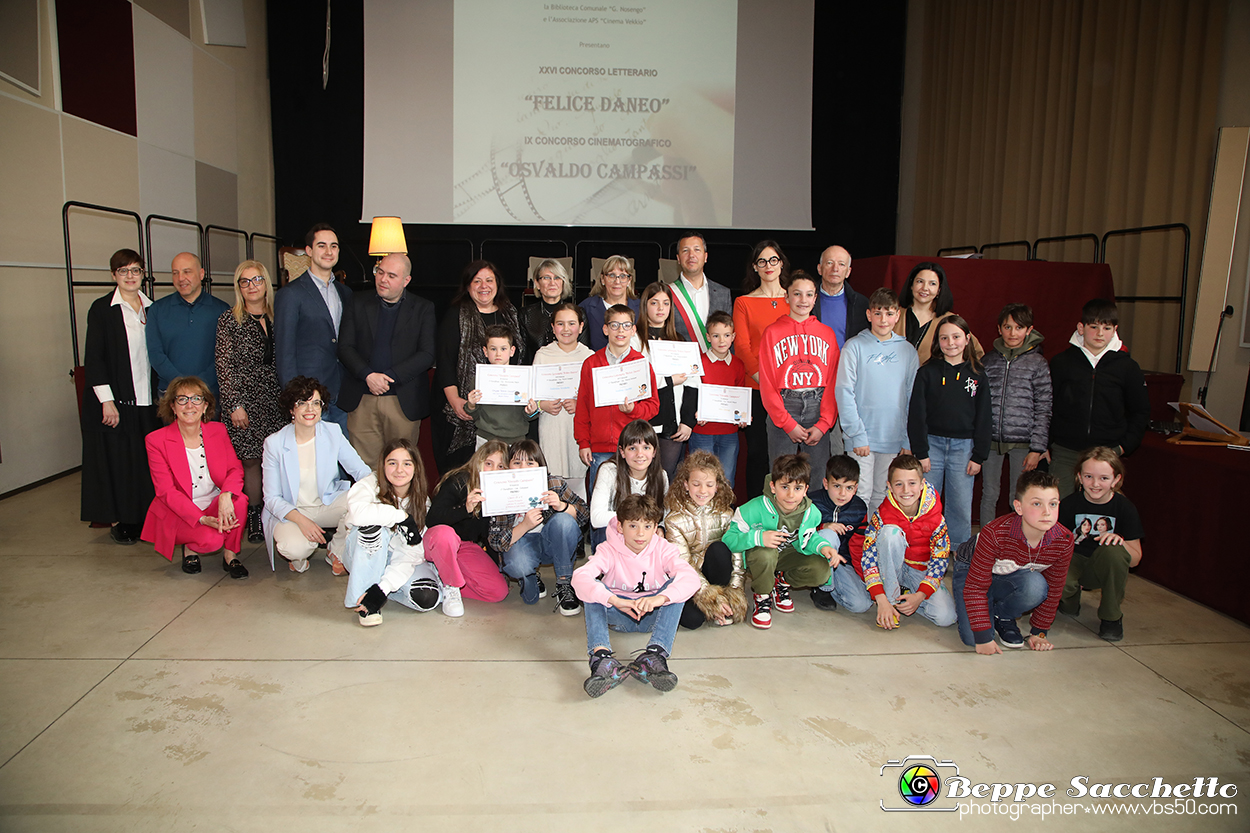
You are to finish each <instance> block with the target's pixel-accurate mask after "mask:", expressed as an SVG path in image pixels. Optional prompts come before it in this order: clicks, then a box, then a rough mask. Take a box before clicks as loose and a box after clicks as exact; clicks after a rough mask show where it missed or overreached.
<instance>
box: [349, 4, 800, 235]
mask: <svg viewBox="0 0 1250 833" xmlns="http://www.w3.org/2000/svg"><path fill="white" fill-rule="evenodd" d="M812 9H813V7H812V0H798V1H797V2H785V1H784V0H783V1H782V2H775V1H774V2H767V1H766V0H669V2H665V3H659V4H656V3H646V4H639V5H633V4H627V5H612V4H601V3H597V2H591V3H553V2H542V0H538V1H537V2H533V1H532V0H365V3H364V12H365V132H364V147H365V158H364V202H363V205H362V206H361V217H362V219H363V220H368V219H370V218H371V217H374V216H379V215H397V216H399V217H402V218H403V220H404V222H407V223H472V224H488V225H495V224H523V225H553V224H554V225H569V226H581V225H586V226H660V227H671V226H682V227H685V226H692V227H699V228H765V229H810V228H811V182H810V180H811V106H812V17H813V11H812Z"/></svg>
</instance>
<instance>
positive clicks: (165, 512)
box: [140, 376, 247, 578]
mask: <svg viewBox="0 0 1250 833" xmlns="http://www.w3.org/2000/svg"><path fill="white" fill-rule="evenodd" d="M216 404H217V403H216V401H215V400H214V399H213V394H212V393H211V392H209V390H208V386H207V385H206V384H204V382H203V381H202V380H200V379H199V378H197V377H195V376H183V377H181V378H178V379H175V380H174V381H173V382H171V383H170V385H169V388H168V389H167V390H166V391H165V395H164V396H163V397H162V398H161V402H160V406H159V408H158V413H159V414H160V415H161V418H162V419H164V420H165V422H166V423H167V424H166V425H165V427H164V428H158V429H157V430H155V431H153V432H152V433H150V434H148V436H147V441H146V442H147V449H148V466H149V467H150V468H151V470H152V485H153V486H155V487H156V499H155V500H153V501H152V505H151V506H150V507H149V508H148V516H147V520H145V521H144V524H143V534H142V535H141V536H140V537H141V538H143V540H144V541H151V542H152V544H153V545H154V546H155V548H156V551H157V552H158V553H160V554H161V555H163V556H165V557H166V558H168V559H169V560H171V561H172V560H173V557H174V547H176V546H178V545H179V544H182V545H184V546H183V550H182V552H183V555H182V571H183V572H184V573H198V572H199V571H200V555H201V554H206V553H213V552H216V551H217V550H219V549H222V548H223V547H224V549H225V553H224V558H223V560H222V565H221V568H222V569H223V570H225V571H226V572H227V573H229V574H230V577H231V578H247V568H246V567H244V566H243V562H242V561H240V560H239V558H238V555H239V545H240V544H241V543H242V537H243V531H244V526H243V524H242V523H240V521H239V519H240V518H247V496H246V495H244V494H243V464H242V463H240V462H239V458H238V456H237V455H236V454H235V453H234V446H233V445H231V443H230V435H229V434H228V433H227V432H226V427H225V426H224V425H222V424H221V423H220V422H208V421H206V420H209V419H212V416H213V409H214V408H215V406H216Z"/></svg>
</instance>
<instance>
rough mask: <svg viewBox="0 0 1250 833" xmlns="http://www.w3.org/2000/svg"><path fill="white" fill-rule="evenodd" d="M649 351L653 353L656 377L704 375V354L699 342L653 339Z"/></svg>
mask: <svg viewBox="0 0 1250 833" xmlns="http://www.w3.org/2000/svg"><path fill="white" fill-rule="evenodd" d="M647 349H648V350H649V351H650V352H651V367H652V369H654V370H655V375H656V376H676V375H677V374H678V373H685V374H686V375H687V376H702V375H703V352H702V351H701V350H699V345H698V343H697V342H694V341H660V340H659V339H652V340H651V341H648V342H647Z"/></svg>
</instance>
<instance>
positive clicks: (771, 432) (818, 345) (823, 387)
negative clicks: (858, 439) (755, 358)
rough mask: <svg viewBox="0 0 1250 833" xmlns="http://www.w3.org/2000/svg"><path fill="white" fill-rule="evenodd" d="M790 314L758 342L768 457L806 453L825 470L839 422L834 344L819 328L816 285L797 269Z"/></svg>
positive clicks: (824, 328)
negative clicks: (831, 437) (828, 437)
mask: <svg viewBox="0 0 1250 833" xmlns="http://www.w3.org/2000/svg"><path fill="white" fill-rule="evenodd" d="M785 287H786V300H787V301H788V302H789V304H790V314H789V315H785V316H782V317H781V318H778V319H777V320H776V321H774V322H773V323H772V324H769V325H768V327H767V328H766V329H765V330H764V335H763V336H762V337H761V339H760V398H761V399H763V400H764V410H766V411H767V412H768V458H769V459H770V460H776V459H777V458H778V457H780V456H781V455H783V454H798V453H799V452H804V453H806V454H807V455H808V457H809V458H810V463H811V466H812V471H816V472H820V471H824V470H825V463H826V462H828V460H829V443H828V442H825V441H824V439H825V434H826V433H828V431H829V429H830V428H832V427H833V424H834V423H835V422H837V421H838V403H837V400H836V399H834V395H833V386H834V383H835V382H836V381H837V379H838V355H839V354H838V340H837V337H836V336H835V335H834V333H833V329H832V328H830V327H829V326H828V325H826V324H822V323H820V321H818V320H817V319H816V316H814V315H812V310H813V309H814V308H815V306H816V280H815V279H814V278H813V277H812V276H811V275H809V274H807V273H806V272H804V271H803V270H801V269H798V270H795V271H794V272H793V273H791V275H790V279H789V282H788V283H785Z"/></svg>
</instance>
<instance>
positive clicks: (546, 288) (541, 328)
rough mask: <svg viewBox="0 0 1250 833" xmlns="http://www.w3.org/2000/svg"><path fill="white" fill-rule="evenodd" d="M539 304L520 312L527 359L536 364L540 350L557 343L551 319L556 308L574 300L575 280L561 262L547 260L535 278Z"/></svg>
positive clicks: (535, 274)
mask: <svg viewBox="0 0 1250 833" xmlns="http://www.w3.org/2000/svg"><path fill="white" fill-rule="evenodd" d="M533 283H534V295H535V296H536V297H537V298H538V303H536V304H529V305H528V306H525V307H523V308H522V309H521V329H523V330H524V331H525V359H526V361H528V362H529V363H531V364H533V362H534V356H535V355H537V353H538V350H539V348H541V347H546V346H547V345H548V344H551V343H552V342H554V341H555V340H556V337H555V333H554V332H553V331H552V329H551V318H552V316H553V315H554V314H555V311H556V307H558V306H560V304H561V303H563V302H564V301H567V300H569V299H570V298H572V297H573V280H572V278H570V277H569V273H568V271H567V270H566V269H565V268H564V265H563V264H562V263H560V261H558V260H544V261H543V262H542V263H540V264H538V268H537V269H535V270H534V275H533Z"/></svg>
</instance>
